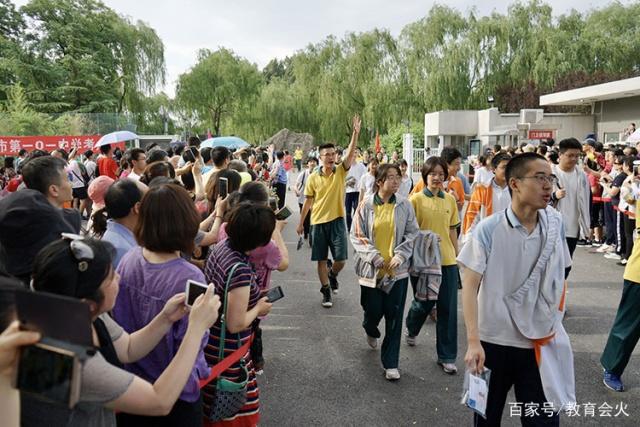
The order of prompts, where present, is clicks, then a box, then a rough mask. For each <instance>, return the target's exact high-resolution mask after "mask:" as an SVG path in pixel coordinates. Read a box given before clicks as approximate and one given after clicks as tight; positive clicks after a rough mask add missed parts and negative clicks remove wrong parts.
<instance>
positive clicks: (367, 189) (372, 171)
mask: <svg viewBox="0 0 640 427" xmlns="http://www.w3.org/2000/svg"><path fill="white" fill-rule="evenodd" d="M378 165H379V162H378V159H376V158H375V157H372V158H371V160H370V161H369V173H366V174H364V175H362V178H360V182H359V183H358V191H359V193H360V197H359V200H358V203H360V202H361V201H362V200H364V198H365V197H366V196H368V195H370V194H373V193H375V188H374V187H375V183H376V173H377V172H378Z"/></svg>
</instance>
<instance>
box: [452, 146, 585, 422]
mask: <svg viewBox="0 0 640 427" xmlns="http://www.w3.org/2000/svg"><path fill="white" fill-rule="evenodd" d="M506 177H507V182H508V185H509V188H510V189H511V196H512V199H511V205H510V206H509V208H507V210H505V211H502V212H500V213H496V214H494V215H492V216H490V217H488V218H487V219H485V220H484V221H482V222H480V223H479V224H478V225H477V227H476V228H475V229H474V230H473V232H472V236H471V239H470V240H469V242H467V244H466V245H464V247H463V248H462V250H461V251H460V255H458V258H457V259H458V264H459V265H460V268H461V273H462V302H463V312H464V321H465V326H466V329H467V343H468V344H467V353H466V356H465V363H466V364H467V367H468V368H469V369H470V370H471V372H473V373H478V372H479V373H482V372H484V367H485V366H486V367H488V368H489V369H491V377H490V380H489V384H488V386H489V391H488V401H487V408H486V419H485V418H482V417H479V416H478V415H475V424H474V425H476V426H494V425H500V421H501V419H502V411H503V409H504V405H505V401H506V398H507V394H508V393H509V390H510V389H511V387H514V388H515V394H516V400H517V401H518V402H520V403H519V405H518V406H519V408H520V410H521V414H522V415H521V421H522V422H523V425H543V424H544V425H555V426H557V425H559V417H558V413H557V411H559V408H557V406H556V407H555V410H552V411H551V413H549V412H546V411H543V410H542V408H543V407H548V405H547V403H548V402H552V400H551V399H552V397H555V396H557V395H558V394H559V392H558V390H560V391H566V390H571V389H572V385H573V397H574V398H575V387H574V383H573V382H572V380H573V370H572V369H565V372H564V374H565V375H562V377H563V378H564V377H565V376H567V381H564V382H563V384H562V386H561V387H557V384H556V382H554V381H553V379H554V378H550V377H549V376H547V375H546V372H547V371H546V370H541V369H540V367H539V366H540V365H539V363H538V360H537V357H536V355H537V351H536V350H538V349H539V348H540V345H545V344H546V343H545V344H540V339H539V336H538V334H539V331H540V330H544V334H545V335H544V336H545V337H546V336H547V335H546V334H548V333H549V331H551V332H553V333H554V334H555V333H556V332H557V333H558V336H560V335H562V337H565V336H566V332H564V329H563V328H562V312H563V309H564V307H563V305H564V303H563V300H564V297H563V295H564V272H565V269H566V267H568V266H569V265H571V256H570V254H569V250H568V247H567V242H566V239H565V237H564V231H563V226H562V218H561V217H560V214H558V212H557V211H556V210H554V209H553V208H551V207H548V203H549V201H550V200H551V193H552V189H553V183H554V182H555V181H556V178H555V177H554V176H553V175H552V174H551V167H550V166H549V164H548V163H547V162H546V160H545V159H544V157H542V156H540V155H538V154H535V153H524V154H521V155H518V156H515V157H514V158H513V159H512V160H510V161H509V163H508V165H507V170H506ZM539 260H542V261H540V262H541V263H542V264H540V265H538V263H539ZM518 298H524V299H525V300H526V301H525V302H524V303H522V304H521V305H518V303H517V301H522V300H520V299H518ZM514 300H515V301H516V303H513V301H514ZM539 303H540V304H539ZM529 304H530V305H529ZM531 306H533V307H534V308H533V309H532V310H531V311H529V310H527V308H530V307H531ZM542 306H544V307H543V308H540V307H542ZM545 309H546V310H547V311H545ZM542 312H544V313H545V314H546V317H545V316H544V315H542V314H541V313H542ZM525 313H526V314H525ZM528 314H531V316H527V315H528ZM534 319H535V320H534ZM549 324H550V325H551V327H549V328H548V329H547V327H548V326H549ZM531 331H534V333H531ZM525 334H526V335H525ZM554 336H555V335H554ZM548 342H549V341H548ZM567 342H568V338H567ZM547 345H551V344H547ZM567 347H568V352H567V351H565V352H563V353H562V358H561V360H562V361H563V362H567V365H565V366H571V367H572V363H573V362H572V361H573V356H572V354H571V353H570V352H571V350H570V345H568V346H567ZM558 354H560V353H558ZM545 357H546V356H545ZM540 360H541V361H540V363H546V364H547V365H545V368H546V367H547V366H549V365H552V366H553V363H552V362H553V360H550V359H549V358H542V359H540ZM556 366H557V365H556ZM563 378H561V379H563ZM550 379H551V381H549V380H550ZM556 379H557V378H556ZM561 379H557V381H558V382H560V380H561ZM565 386H566V387H565ZM547 390H551V391H553V392H554V394H553V396H552V395H551V394H550V393H549V395H547ZM569 394H571V393H569ZM525 402H526V403H533V404H537V405H538V406H537V407H538V408H540V410H539V411H538V412H537V413H536V414H533V416H532V417H529V415H531V414H527V418H525V411H524V408H522V405H523V404H524V403H525ZM525 421H526V422H528V423H525Z"/></svg>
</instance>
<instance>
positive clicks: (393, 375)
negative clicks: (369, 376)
mask: <svg viewBox="0 0 640 427" xmlns="http://www.w3.org/2000/svg"><path fill="white" fill-rule="evenodd" d="M384 377H385V378H386V379H388V380H389V381H397V380H399V379H400V371H398V370H397V369H385V370H384Z"/></svg>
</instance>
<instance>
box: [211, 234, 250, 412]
mask: <svg viewBox="0 0 640 427" xmlns="http://www.w3.org/2000/svg"><path fill="white" fill-rule="evenodd" d="M237 263H241V264H242V265H240V266H238V268H236V270H235V272H234V274H233V276H232V277H231V281H230V283H229V292H230V291H232V290H233V289H236V288H241V287H244V286H249V287H250V289H249V303H248V305H247V310H251V309H252V308H253V307H254V306H255V305H256V304H257V302H258V300H259V299H260V288H259V287H258V284H257V282H256V275H255V272H254V270H253V268H252V267H251V264H250V262H249V257H248V256H247V255H245V254H243V253H241V252H238V251H235V250H233V249H232V248H231V247H229V240H228V239H227V240H223V241H221V242H220V243H218V244H217V245H216V246H215V247H214V248H213V251H212V252H211V254H209V258H208V259H207V264H206V266H205V270H204V273H205V276H206V278H207V283H213V284H214V286H215V292H216V294H217V295H219V296H220V300H221V301H222V306H221V309H220V310H221V311H222V310H223V308H222V307H224V289H225V286H226V283H227V279H228V277H229V273H230V272H231V269H232V268H233V266H234V265H235V264H237ZM220 321H221V319H220V316H219V317H218V320H217V321H216V323H215V324H214V325H213V327H212V328H211V330H210V334H209V342H208V343H207V346H206V347H205V349H204V354H205V359H206V360H207V364H208V365H209V366H213V365H215V364H216V363H218V362H219V358H218V351H219V348H220ZM254 323H255V322H254ZM253 326H254V325H252V326H250V327H249V328H247V329H245V330H243V331H241V332H239V333H238V334H231V333H229V331H227V333H226V336H225V344H224V356H225V357H226V356H229V355H230V354H231V353H233V352H234V351H235V350H237V349H238V348H240V347H242V345H243V344H244V343H245V342H246V341H247V340H248V339H249V338H250V336H251V332H252V329H253ZM244 359H245V362H246V363H247V368H248V370H249V384H248V386H247V403H246V404H245V405H244V406H243V407H242V409H241V410H240V412H239V413H238V414H236V416H235V417H233V419H237V418H238V417H249V416H252V417H257V414H258V412H259V390H258V384H257V382H256V375H255V371H254V369H253V362H252V361H251V356H250V352H247V354H246V355H245V357H244ZM240 372H241V371H240V363H239V362H238V363H235V364H234V365H232V366H231V367H230V368H229V369H228V370H226V371H225V372H224V374H223V376H224V377H225V378H228V379H230V380H232V381H237V380H238V378H239V376H240ZM214 387H215V381H213V382H212V383H210V384H208V385H207V386H205V387H204V388H203V389H202V397H203V406H204V410H205V414H206V413H208V412H209V408H210V405H211V399H212V393H213V390H214Z"/></svg>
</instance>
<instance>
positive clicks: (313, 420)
mask: <svg viewBox="0 0 640 427" xmlns="http://www.w3.org/2000/svg"><path fill="white" fill-rule="evenodd" d="M287 198H288V204H289V206H291V207H294V206H295V208H296V209H295V212H296V214H295V215H294V216H293V217H292V218H291V220H290V222H289V224H288V226H287V229H286V230H285V241H286V242H287V246H288V248H289V251H290V252H289V253H290V258H291V264H290V267H289V270H288V271H287V272H285V273H283V274H279V273H277V274H275V275H274V276H273V278H272V282H273V284H280V285H282V287H283V288H284V292H285V294H286V297H285V298H284V299H283V300H281V301H279V302H278V303H276V304H275V305H274V308H273V311H272V314H271V315H270V316H269V318H268V319H267V320H266V321H264V322H263V329H264V341H265V358H266V367H265V373H264V374H263V375H262V376H261V377H259V380H258V381H259V383H260V387H261V396H260V397H261V406H262V423H261V424H262V425H264V426H308V425H323V426H325V425H326V426H337V425H341V426H342V425H345V426H346V425H349V426H350V425H363V426H364V425H366V426H405V425H407V426H411V425H421V426H425V425H429V426H454V425H455V426H463V425H470V424H471V414H470V411H469V410H468V409H466V408H465V407H463V406H461V405H460V404H459V400H460V393H461V388H462V378H463V375H461V374H459V375H457V376H453V377H451V376H447V375H445V374H443V373H442V371H441V370H440V368H439V367H438V366H437V365H436V363H435V362H436V351H435V324H434V323H432V322H431V321H429V320H428V321H427V324H426V325H425V327H424V328H423V332H422V333H421V335H420V336H419V341H418V345H417V346H416V347H413V348H411V347H408V346H406V344H405V343H404V342H403V344H402V347H401V350H400V369H401V374H402V378H401V379H400V381H398V382H395V383H391V382H388V381H386V380H385V379H384V376H383V373H382V368H381V365H380V359H379V356H380V355H379V351H376V350H371V349H369V347H368V346H367V344H366V342H365V335H364V331H363V329H362V327H361V321H362V309H361V307H360V303H359V297H360V291H359V287H358V285H357V282H356V278H355V274H354V272H353V265H352V264H351V262H349V263H348V264H347V266H346V267H345V269H344V271H343V273H342V274H341V275H340V284H341V288H340V293H339V294H338V295H337V296H334V306H333V308H331V309H325V308H323V307H321V306H320V301H321V295H320V292H319V286H318V281H317V276H316V270H315V265H314V264H312V263H311V262H310V253H311V251H310V249H309V247H308V246H305V247H304V248H303V249H301V250H300V251H299V252H296V250H295V242H296V236H295V225H296V224H297V221H298V218H299V216H298V215H297V211H298V209H297V205H295V200H294V196H293V194H292V193H289V194H288V196H287ZM351 254H352V251H350V256H351ZM622 271H623V268H622V267H619V266H617V265H615V262H613V261H610V260H606V259H604V258H603V257H602V256H601V255H596V254H592V253H589V250H587V249H585V248H578V249H577V250H576V256H575V260H574V270H573V272H572V275H571V277H570V293H569V295H568V308H569V314H568V316H567V318H566V320H565V328H566V329H567V332H568V333H569V334H570V337H571V341H572V345H573V349H574V353H575V365H576V368H575V369H576V382H577V397H578V402H579V403H582V404H589V403H591V404H595V405H594V406H591V407H592V408H594V410H595V415H594V416H589V415H587V416H585V411H586V410H588V407H586V408H582V409H581V411H580V415H581V416H580V417H579V418H577V417H572V418H568V417H563V419H562V421H561V423H562V425H612V426H637V425H638V421H637V419H638V417H639V416H640V399H639V397H640V377H639V375H638V374H639V373H640V358H638V357H637V355H638V352H636V356H635V357H634V358H632V360H631V363H630V365H629V367H628V368H627V371H626V372H625V375H624V378H623V379H624V380H625V382H626V387H627V391H626V392H624V393H614V392H611V391H609V390H608V389H605V388H604V386H603V385H602V369H601V367H600V364H599V362H598V361H599V358H600V354H601V352H602V349H603V347H604V344H605V341H606V338H607V334H608V332H609V329H610V327H611V324H612V322H613V317H614V315H615V312H616V307H617V304H618V302H619V298H620V293H621V287H622ZM409 302H410V300H409V296H408V299H407V307H408V304H409ZM459 306H460V309H459V325H458V343H459V344H458V349H459V350H458V360H459V362H458V368H459V369H460V368H463V364H462V362H461V360H462V358H463V357H464V351H465V349H466V339H465V331H464V324H463V321H462V308H461V304H459ZM381 326H382V325H381ZM509 400H511V401H515V397H514V396H513V395H512V396H511V398H510V399H509ZM621 402H622V405H625V406H623V407H624V409H625V411H626V413H628V414H629V416H624V415H623V414H621V415H618V416H617V417H616V416H615V414H616V412H618V411H619V409H620V405H621ZM605 404H608V405H610V406H611V407H612V410H611V412H610V415H611V417H604V416H600V415H601V414H600V412H601V408H604V407H603V405H605ZM508 412H509V411H508V409H507V410H506V411H505V416H504V418H503V425H520V423H519V420H518V419H517V418H510V417H509V413H508ZM604 412H605V413H607V411H606V410H605V411H604Z"/></svg>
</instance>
